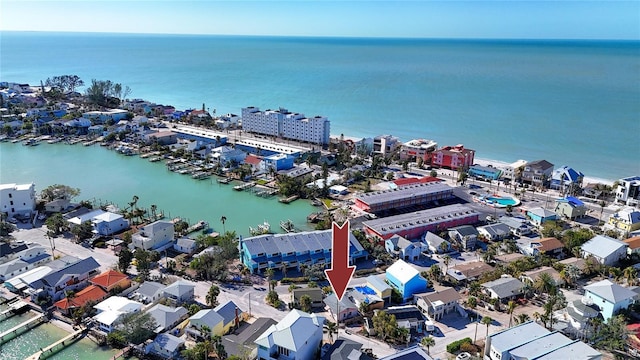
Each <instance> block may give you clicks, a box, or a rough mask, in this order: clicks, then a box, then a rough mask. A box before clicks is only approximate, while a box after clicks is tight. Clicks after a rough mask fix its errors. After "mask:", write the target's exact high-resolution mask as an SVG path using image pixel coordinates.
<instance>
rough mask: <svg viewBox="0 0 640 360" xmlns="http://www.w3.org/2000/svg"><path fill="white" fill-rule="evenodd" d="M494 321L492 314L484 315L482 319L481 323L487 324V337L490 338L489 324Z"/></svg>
mask: <svg viewBox="0 0 640 360" xmlns="http://www.w3.org/2000/svg"><path fill="white" fill-rule="evenodd" d="M492 322H493V319H492V318H491V317H490V316H483V317H482V320H480V323H481V324H483V325H486V326H487V335H486V337H485V339H488V338H489V326H490V325H491V323H492Z"/></svg>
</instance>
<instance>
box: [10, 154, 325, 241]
mask: <svg viewBox="0 0 640 360" xmlns="http://www.w3.org/2000/svg"><path fill="white" fill-rule="evenodd" d="M31 182H33V183H35V184H36V191H38V192H39V191H41V190H42V189H44V188H46V187H47V186H49V185H52V184H65V185H69V186H72V187H76V188H79V189H80V190H81V193H80V196H79V197H78V198H77V199H76V200H84V199H88V200H95V201H96V202H97V203H101V202H102V203H104V202H107V201H108V202H112V203H115V204H116V205H118V206H120V207H121V208H122V207H126V206H127V203H128V202H130V201H131V199H132V197H133V196H134V195H136V196H138V198H139V200H138V207H141V208H147V209H148V208H149V207H150V206H151V204H155V205H157V207H158V211H163V212H164V213H165V215H166V216H167V217H169V218H173V217H182V218H184V219H187V220H189V221H190V222H192V223H193V222H196V221H199V220H205V221H207V222H209V224H210V226H211V227H213V228H214V229H215V230H216V231H220V232H221V231H223V230H226V231H236V232H237V233H238V234H240V235H243V236H248V235H249V227H250V226H252V227H254V228H255V227H256V226H257V225H258V224H262V223H263V222H264V221H265V220H266V221H268V222H269V223H270V224H271V230H272V231H276V232H278V231H280V230H281V229H280V221H281V220H287V219H291V221H293V223H294V224H295V226H296V228H299V229H303V230H305V229H306V230H308V229H310V228H309V225H308V224H307V222H306V217H307V215H308V214H310V213H311V212H314V211H316V208H314V207H313V206H312V205H311V204H310V203H309V202H308V201H304V200H297V201H294V202H293V203H291V204H281V203H279V202H278V201H277V197H276V196H274V197H271V198H261V197H258V196H256V195H254V194H252V193H250V192H246V191H243V192H238V191H235V190H233V186H232V185H231V184H229V185H223V184H218V183H217V182H216V180H215V178H214V177H212V178H210V179H207V180H194V179H192V178H191V177H190V176H188V175H181V174H177V173H173V172H171V171H168V170H167V168H166V166H165V164H164V163H163V162H156V163H152V162H149V161H148V160H146V159H141V158H139V157H137V156H124V155H120V154H118V153H116V152H114V151H111V150H108V149H106V148H104V147H100V146H98V145H94V146H81V145H80V144H77V145H68V144H63V143H58V144H47V143H43V144H40V145H39V146H22V145H21V144H20V143H16V144H13V143H10V142H6V143H0V183H3V184H6V183H18V184H19V183H31ZM222 216H225V217H226V221H225V224H224V226H223V225H222V223H221V222H220V219H221V217H222Z"/></svg>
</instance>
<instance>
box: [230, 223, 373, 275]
mask: <svg viewBox="0 0 640 360" xmlns="http://www.w3.org/2000/svg"><path fill="white" fill-rule="evenodd" d="M332 234H333V233H332V231H331V230H322V231H309V232H300V233H290V234H275V235H274V234H268V235H260V236H254V237H250V238H247V239H243V240H241V245H240V256H241V259H242V263H243V264H244V265H245V266H246V267H247V268H249V269H250V270H251V272H252V273H256V272H260V271H264V270H266V269H274V270H281V269H282V266H283V265H284V266H285V267H286V268H288V269H292V268H296V269H300V265H305V266H311V265H314V264H321V265H324V266H329V265H330V264H331V249H332V241H331V240H332ZM368 255H369V254H368V253H367V251H366V250H364V248H363V247H362V245H360V243H359V242H358V240H357V239H356V237H355V236H353V234H349V263H350V264H353V263H354V262H355V261H356V260H357V259H360V258H366V257H367V256H368Z"/></svg>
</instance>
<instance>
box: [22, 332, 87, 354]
mask: <svg viewBox="0 0 640 360" xmlns="http://www.w3.org/2000/svg"><path fill="white" fill-rule="evenodd" d="M83 332H84V329H80V330H76V331H74V332H73V333H71V334H69V335H67V336H65V337H64V338H62V339H60V340H58V341H56V342H54V343H53V344H51V345H49V346H47V347H46V348H44V349H40V351H38V352H37V353H35V354H33V355H31V356H29V357H28V358H27V359H26V360H40V358H42V355H44V354H48V355H51V354H53V353H55V352H56V351H58V350H61V349H64V347H65V346H67V345H71V344H72V343H73V342H74V340H76V339H77V338H78V337H80V335H81V334H82V333H83ZM58 345H62V347H60V348H59V349H57V347H58Z"/></svg>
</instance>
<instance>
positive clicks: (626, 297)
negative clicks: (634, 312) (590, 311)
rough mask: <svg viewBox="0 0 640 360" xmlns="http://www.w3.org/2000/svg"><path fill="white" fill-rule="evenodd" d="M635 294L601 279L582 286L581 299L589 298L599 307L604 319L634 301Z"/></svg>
mask: <svg viewBox="0 0 640 360" xmlns="http://www.w3.org/2000/svg"><path fill="white" fill-rule="evenodd" d="M637 296H638V294H636V293H635V292H634V291H631V290H629V289H627V288H625V287H622V286H620V285H618V284H616V283H614V282H611V281H610V280H602V281H598V282H597V283H594V284H591V285H588V286H585V287H584V296H583V299H589V301H587V303H588V304H593V305H595V306H597V307H598V308H599V309H600V313H601V314H602V317H603V318H604V319H605V320H608V319H609V318H611V317H612V316H613V315H615V313H616V312H617V311H618V310H620V309H626V308H628V307H629V306H630V305H631V304H633V303H634V302H635V301H636V297H637Z"/></svg>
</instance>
